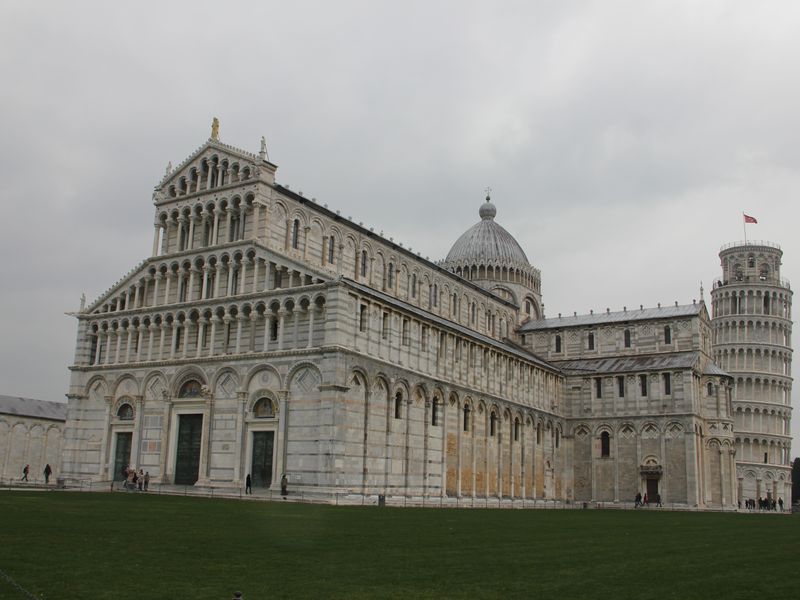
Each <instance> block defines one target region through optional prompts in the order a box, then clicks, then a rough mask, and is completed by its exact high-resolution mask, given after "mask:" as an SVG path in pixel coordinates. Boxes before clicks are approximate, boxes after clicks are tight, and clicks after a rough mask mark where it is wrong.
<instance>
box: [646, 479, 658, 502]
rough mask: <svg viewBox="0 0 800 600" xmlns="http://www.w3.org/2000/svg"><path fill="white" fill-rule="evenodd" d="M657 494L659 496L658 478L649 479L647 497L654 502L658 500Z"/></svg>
mask: <svg viewBox="0 0 800 600" xmlns="http://www.w3.org/2000/svg"><path fill="white" fill-rule="evenodd" d="M656 496H658V479H648V480H647V499H648V500H649V501H650V502H653V503H654V502H655V501H656Z"/></svg>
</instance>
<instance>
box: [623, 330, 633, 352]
mask: <svg viewBox="0 0 800 600" xmlns="http://www.w3.org/2000/svg"><path fill="white" fill-rule="evenodd" d="M623 337H624V338H625V347H626V348H630V347H631V330H630V329H626V330H625V332H624V334H623Z"/></svg>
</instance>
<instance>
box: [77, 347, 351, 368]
mask: <svg viewBox="0 0 800 600" xmlns="http://www.w3.org/2000/svg"><path fill="white" fill-rule="evenodd" d="M335 349H336V347H333V346H318V347H315V348H302V349H296V350H271V351H268V352H247V353H241V354H217V355H214V356H201V357H199V358H197V357H189V358H173V359H168V360H151V361H142V362H129V363H115V364H113V365H71V366H69V367H68V369H69V370H70V371H76V372H86V373H88V372H90V371H98V372H109V371H131V370H136V369H152V368H154V367H172V366H175V367H181V366H185V365H196V364H202V363H216V362H231V361H247V360H254V359H265V358H270V359H274V358H283V357H291V356H311V355H314V354H321V353H322V354H324V353H325V352H329V351H331V350H335Z"/></svg>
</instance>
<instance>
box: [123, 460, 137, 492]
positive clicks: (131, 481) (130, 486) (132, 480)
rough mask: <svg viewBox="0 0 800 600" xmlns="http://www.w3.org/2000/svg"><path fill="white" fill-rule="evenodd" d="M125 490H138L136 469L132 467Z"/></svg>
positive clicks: (129, 467)
mask: <svg viewBox="0 0 800 600" xmlns="http://www.w3.org/2000/svg"><path fill="white" fill-rule="evenodd" d="M125 489H126V490H128V491H130V490H135V489H136V469H134V468H133V467H131V466H130V465H129V466H128V478H127V480H126V481H125Z"/></svg>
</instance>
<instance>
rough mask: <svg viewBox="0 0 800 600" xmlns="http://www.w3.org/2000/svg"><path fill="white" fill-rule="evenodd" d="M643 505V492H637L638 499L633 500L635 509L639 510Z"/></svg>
mask: <svg viewBox="0 0 800 600" xmlns="http://www.w3.org/2000/svg"><path fill="white" fill-rule="evenodd" d="M641 504H642V493H641V492H636V497H635V498H634V499H633V507H634V508H639V506H641Z"/></svg>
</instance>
